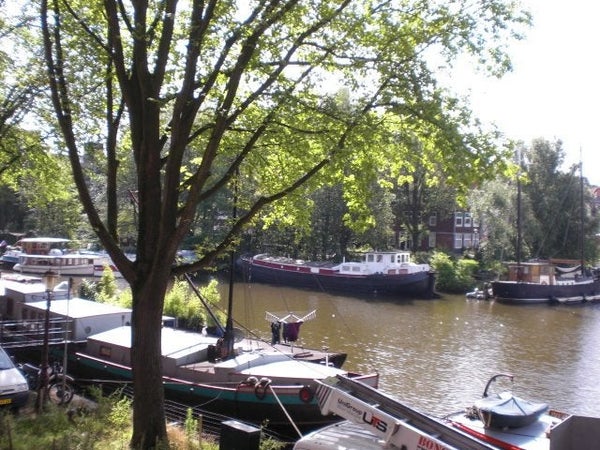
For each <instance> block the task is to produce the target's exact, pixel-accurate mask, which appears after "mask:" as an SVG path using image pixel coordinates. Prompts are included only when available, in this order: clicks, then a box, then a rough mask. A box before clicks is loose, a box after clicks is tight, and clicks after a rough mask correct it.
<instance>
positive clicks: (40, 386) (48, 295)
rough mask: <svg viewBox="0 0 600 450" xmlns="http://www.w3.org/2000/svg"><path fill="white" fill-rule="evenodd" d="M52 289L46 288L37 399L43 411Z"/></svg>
mask: <svg viewBox="0 0 600 450" xmlns="http://www.w3.org/2000/svg"><path fill="white" fill-rule="evenodd" d="M51 295H52V291H51V290H49V289H48V290H46V314H45V317H44V341H43V344H42V365H41V369H40V378H39V382H38V396H37V400H36V405H35V406H36V410H37V412H38V413H39V412H41V411H42V409H43V406H44V404H45V403H46V400H47V398H48V368H49V363H48V353H49V348H48V347H49V346H48V332H49V328H50V302H51V301H52V297H51Z"/></svg>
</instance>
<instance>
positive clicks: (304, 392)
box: [298, 386, 315, 403]
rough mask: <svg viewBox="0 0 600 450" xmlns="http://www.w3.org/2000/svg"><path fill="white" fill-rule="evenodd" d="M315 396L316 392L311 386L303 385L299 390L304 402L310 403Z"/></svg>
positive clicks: (299, 395)
mask: <svg viewBox="0 0 600 450" xmlns="http://www.w3.org/2000/svg"><path fill="white" fill-rule="evenodd" d="M314 396H315V394H314V392H313V391H312V389H311V388H310V387H309V386H303V387H302V388H301V389H300V391H298V397H299V398H300V400H302V401H303V402H304V403H309V402H310V401H311V400H312V399H313V397H314Z"/></svg>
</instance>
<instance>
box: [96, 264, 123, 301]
mask: <svg viewBox="0 0 600 450" xmlns="http://www.w3.org/2000/svg"><path fill="white" fill-rule="evenodd" d="M96 289H97V291H98V295H97V296H96V300H97V301H99V302H102V303H107V302H108V301H109V300H110V299H112V298H113V297H115V296H117V295H118V287H117V279H116V277H115V273H114V271H113V270H112V269H111V268H110V266H108V265H105V266H104V269H103V270H102V276H101V277H100V280H99V281H98V284H97V286H96Z"/></svg>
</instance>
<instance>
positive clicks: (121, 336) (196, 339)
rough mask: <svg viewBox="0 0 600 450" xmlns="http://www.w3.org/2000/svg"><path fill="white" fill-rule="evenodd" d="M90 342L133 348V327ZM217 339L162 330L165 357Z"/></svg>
mask: <svg viewBox="0 0 600 450" xmlns="http://www.w3.org/2000/svg"><path fill="white" fill-rule="evenodd" d="M88 339H89V340H96V341H100V342H105V343H107V344H113V345H118V346H120V347H124V348H130V347H131V327H129V326H122V327H118V328H113V329H110V330H107V331H104V332H102V333H98V334H94V335H91V336H88ZM216 341H217V338H215V337H213V336H205V335H203V334H202V333H195V332H189V331H184V330H178V329H176V328H170V327H163V328H162V339H161V344H162V354H163V355H165V356H171V357H174V356H180V355H183V354H186V353H192V352H194V351H197V350H198V348H204V347H206V346H207V345H210V344H213V345H214V344H215V343H216Z"/></svg>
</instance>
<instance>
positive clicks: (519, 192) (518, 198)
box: [517, 147, 522, 281]
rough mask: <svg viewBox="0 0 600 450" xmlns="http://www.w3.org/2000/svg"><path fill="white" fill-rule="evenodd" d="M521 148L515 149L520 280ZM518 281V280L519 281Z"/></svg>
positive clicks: (519, 270) (519, 269)
mask: <svg viewBox="0 0 600 450" xmlns="http://www.w3.org/2000/svg"><path fill="white" fill-rule="evenodd" d="M521 158H522V155H521V148H520V147H519V148H518V149H517V160H518V161H517V163H518V164H519V170H518V172H517V270H518V272H519V275H518V277H519V278H520V277H521V275H520V272H521V245H522V243H521V226H522V223H521V220H522V218H521V169H522V161H521ZM519 281H520V280H519Z"/></svg>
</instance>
